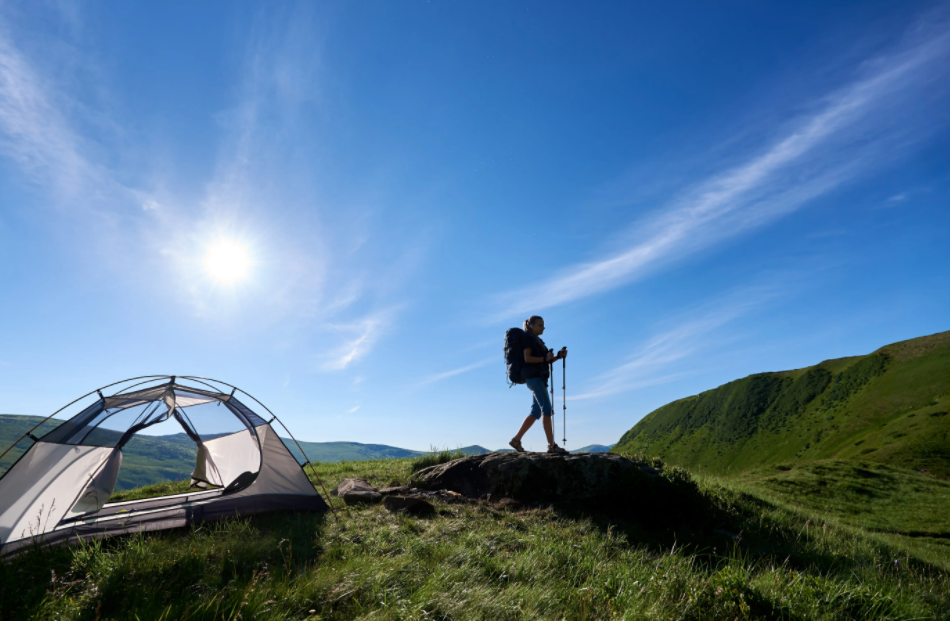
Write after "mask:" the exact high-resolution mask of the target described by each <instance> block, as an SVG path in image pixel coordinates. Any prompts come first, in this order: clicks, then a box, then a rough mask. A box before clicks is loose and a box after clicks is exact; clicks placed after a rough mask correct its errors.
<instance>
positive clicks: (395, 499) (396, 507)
mask: <svg viewBox="0 0 950 621" xmlns="http://www.w3.org/2000/svg"><path fill="white" fill-rule="evenodd" d="M383 506H384V507H386V509H388V510H389V511H391V512H393V513H397V512H400V511H404V512H406V513H409V514H412V515H431V514H432V513H435V507H433V506H432V505H431V504H430V503H428V502H426V501H425V500H422V499H421V498H408V497H406V496H386V498H385V500H383Z"/></svg>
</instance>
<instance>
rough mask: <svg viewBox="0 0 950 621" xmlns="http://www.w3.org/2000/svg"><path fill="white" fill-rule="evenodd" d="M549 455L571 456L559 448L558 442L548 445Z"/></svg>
mask: <svg viewBox="0 0 950 621" xmlns="http://www.w3.org/2000/svg"><path fill="white" fill-rule="evenodd" d="M548 453H552V454H554V455H570V453H568V452H567V451H566V450H564V449H562V448H561V447H560V446H558V445H557V442H555V443H554V444H548Z"/></svg>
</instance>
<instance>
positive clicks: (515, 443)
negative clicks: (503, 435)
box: [508, 438, 528, 453]
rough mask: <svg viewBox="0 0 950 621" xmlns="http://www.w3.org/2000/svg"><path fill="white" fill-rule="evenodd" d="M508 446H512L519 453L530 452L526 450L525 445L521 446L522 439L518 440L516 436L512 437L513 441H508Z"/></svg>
mask: <svg viewBox="0 0 950 621" xmlns="http://www.w3.org/2000/svg"><path fill="white" fill-rule="evenodd" d="M508 446H510V447H511V448H513V449H515V450H516V451H518V452H519V453H527V452H528V451H526V450H524V447H523V446H521V440H518V439H516V438H512V439H511V442H509V443H508Z"/></svg>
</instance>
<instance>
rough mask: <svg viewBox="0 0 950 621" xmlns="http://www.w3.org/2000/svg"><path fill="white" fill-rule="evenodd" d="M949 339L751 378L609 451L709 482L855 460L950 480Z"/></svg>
mask: <svg viewBox="0 0 950 621" xmlns="http://www.w3.org/2000/svg"><path fill="white" fill-rule="evenodd" d="M948 410H950V332H941V333H939V334H933V335H931V336H924V337H920V338H916V339H911V340H909V341H902V342H899V343H894V344H892V345H887V346H885V347H882V348H881V349H879V350H877V351H875V352H873V353H871V354H868V355H866V356H854V357H850V358H839V359H836V360H826V361H824V362H822V363H820V364H817V365H815V366H812V367H807V368H804V369H797V370H794V371H781V372H777V373H758V374H755V375H750V376H749V377H746V378H743V379H739V380H735V381H733V382H730V383H728V384H725V385H723V386H720V387H719V388H716V389H713V390H709V391H706V392H704V393H701V394H699V395H696V396H693V397H687V398H685V399H680V400H678V401H674V402H672V403H669V404H667V405H664V406H663V407H661V408H659V409H657V410H655V411H653V412H651V413H650V414H648V415H647V416H646V417H644V418H643V420H641V421H640V422H639V423H637V424H636V425H635V426H634V427H633V428H632V429H630V431H628V432H627V433H625V434H624V435H623V437H622V438H621V439H620V441H619V442H618V443H617V445H616V446H615V447H614V448H613V449H612V450H613V452H619V453H647V454H649V455H658V456H660V457H662V458H663V459H664V460H666V461H669V462H671V463H674V464H677V465H680V466H685V467H688V468H692V469H695V470H702V471H705V472H709V473H714V474H727V473H733V474H737V473H741V472H746V471H748V470H751V469H753V468H757V467H761V466H765V465H769V464H781V463H788V464H794V463H810V462H814V461H816V460H824V459H839V460H862V461H866V462H876V463H880V464H887V465H891V466H897V467H901V468H905V469H912V470H925V471H927V472H929V473H933V474H935V475H937V476H939V477H942V478H950V416H948Z"/></svg>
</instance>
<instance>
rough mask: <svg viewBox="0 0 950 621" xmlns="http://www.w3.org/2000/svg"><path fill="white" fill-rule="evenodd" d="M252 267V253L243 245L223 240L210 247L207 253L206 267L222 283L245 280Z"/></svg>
mask: <svg viewBox="0 0 950 621" xmlns="http://www.w3.org/2000/svg"><path fill="white" fill-rule="evenodd" d="M250 268H251V255H250V253H248V251H247V248H246V247H244V246H243V245H241V244H239V243H237V242H234V241H231V240H222V241H218V242H215V243H214V244H212V245H211V246H210V247H209V248H208V252H207V254H206V255H205V269H206V270H207V271H208V274H209V275H210V276H211V277H212V278H213V279H214V280H216V281H218V282H219V283H222V284H234V283H237V282H239V281H241V280H244V279H245V278H246V277H247V275H248V272H249V271H250Z"/></svg>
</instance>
